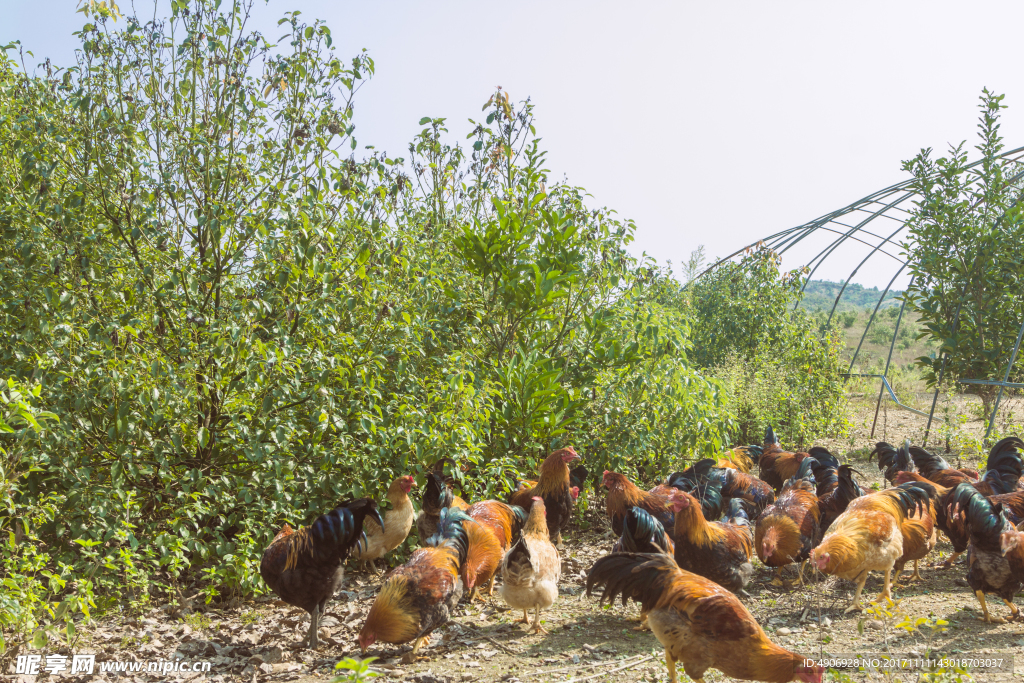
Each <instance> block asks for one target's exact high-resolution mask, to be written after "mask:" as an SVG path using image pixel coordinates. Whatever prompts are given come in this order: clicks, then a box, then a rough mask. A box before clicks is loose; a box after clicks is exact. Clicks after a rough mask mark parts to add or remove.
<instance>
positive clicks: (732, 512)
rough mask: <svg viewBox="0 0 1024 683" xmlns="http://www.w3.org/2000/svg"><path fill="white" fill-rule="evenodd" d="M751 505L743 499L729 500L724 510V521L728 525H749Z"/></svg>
mask: <svg viewBox="0 0 1024 683" xmlns="http://www.w3.org/2000/svg"><path fill="white" fill-rule="evenodd" d="M752 512H753V510H752V505H751V504H750V503H749V502H748V501H746V500H744V499H743V498H730V499H729V504H728V505H727V506H726V509H725V519H726V521H727V522H729V523H730V524H738V525H744V524H746V525H749V524H750V517H751V513H752Z"/></svg>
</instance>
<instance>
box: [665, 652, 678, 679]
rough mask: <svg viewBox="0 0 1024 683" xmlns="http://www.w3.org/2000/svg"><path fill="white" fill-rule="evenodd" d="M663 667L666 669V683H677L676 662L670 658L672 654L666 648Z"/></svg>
mask: <svg viewBox="0 0 1024 683" xmlns="http://www.w3.org/2000/svg"><path fill="white" fill-rule="evenodd" d="M665 666H667V667H668V683H677V679H676V660H675V659H673V658H672V653H671V652H670V651H669V649H668V648H667V647H666V648H665Z"/></svg>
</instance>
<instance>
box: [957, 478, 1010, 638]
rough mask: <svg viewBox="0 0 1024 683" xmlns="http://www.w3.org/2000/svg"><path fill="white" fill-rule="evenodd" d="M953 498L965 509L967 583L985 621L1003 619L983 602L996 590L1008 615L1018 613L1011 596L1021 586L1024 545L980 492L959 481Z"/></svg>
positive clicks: (995, 506) (1004, 517) (995, 622)
mask: <svg viewBox="0 0 1024 683" xmlns="http://www.w3.org/2000/svg"><path fill="white" fill-rule="evenodd" d="M953 499H954V501H955V503H956V504H957V505H959V506H960V509H962V510H966V511H967V512H966V517H967V523H968V526H969V528H970V535H971V542H970V547H969V549H968V551H967V566H968V570H967V584H968V585H969V586H970V587H971V590H973V591H974V594H975V595H976V596H977V597H978V602H980V603H981V611H982V612H983V614H984V616H983V619H984V621H986V622H988V623H992V624H1001V623H1004V622H1005V619H1003V618H1001V617H993V616H992V615H991V614H989V612H988V605H987V604H986V603H985V594H986V593H995V594H996V595H998V596H999V597H1000V598H1002V599H1003V602H1005V603H1006V604H1007V606H1008V607H1009V608H1010V618H1011V619H1017V618H1018V616H1019V615H1020V613H1019V611H1018V610H1017V606H1016V605H1014V604H1013V596H1014V595H1016V594H1017V592H1018V591H1019V590H1020V589H1021V587H1022V586H1024V545H1021V543H1020V540H1021V539H1020V534H1019V532H1017V531H1014V530H1013V527H1012V526H1011V525H1010V523H1009V522H1008V521H1007V519H1006V516H1005V515H1004V514H1003V509H1002V506H1001V505H1000V504H999V503H995V504H993V503H992V502H991V501H989V500H988V499H987V498H985V496H984V495H982V494H981V492H980V491H978V490H976V489H974V488H973V487H971V486H969V485H967V484H959V485H957V487H956V489H955V490H954V491H953Z"/></svg>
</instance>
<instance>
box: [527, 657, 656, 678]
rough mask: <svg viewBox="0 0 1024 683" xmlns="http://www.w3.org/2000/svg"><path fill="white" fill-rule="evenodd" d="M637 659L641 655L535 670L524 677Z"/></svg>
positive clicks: (591, 667)
mask: <svg viewBox="0 0 1024 683" xmlns="http://www.w3.org/2000/svg"><path fill="white" fill-rule="evenodd" d="M637 657H643V655H633V656H632V657H626V658H625V659H613V660H611V662H594V663H593V664H573V665H572V666H565V667H562V668H560V669H537V670H536V671H531V672H529V673H528V674H526V675H527V676H539V675H541V674H557V673H561V672H563V671H578V670H580V669H593V668H594V667H595V666H608V664H611V663H613V662H614V663H617V664H621V663H622V662H628V661H629V660H631V659H636V658H637Z"/></svg>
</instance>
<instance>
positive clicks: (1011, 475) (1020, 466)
mask: <svg viewBox="0 0 1024 683" xmlns="http://www.w3.org/2000/svg"><path fill="white" fill-rule="evenodd" d="M1019 448H1024V443H1022V442H1021V440H1020V439H1018V438H1017V437H1015V436H1010V437H1007V438H1005V439H1003V440H1002V441H1000V442H999V443H997V444H996V445H995V446H993V447H992V451H991V452H990V453H989V456H988V462H987V463H986V465H985V467H986V471H985V481H987V482H988V483H989V484H990V485H991V486H992V488H993V490H995V492H996V493H1010V492H1012V491H1014V490H1016V488H1017V483H1018V482H1019V481H1020V478H1021V475H1022V474H1024V461H1022V460H1021V454H1020V451H1019V450H1018V449H1019Z"/></svg>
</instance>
